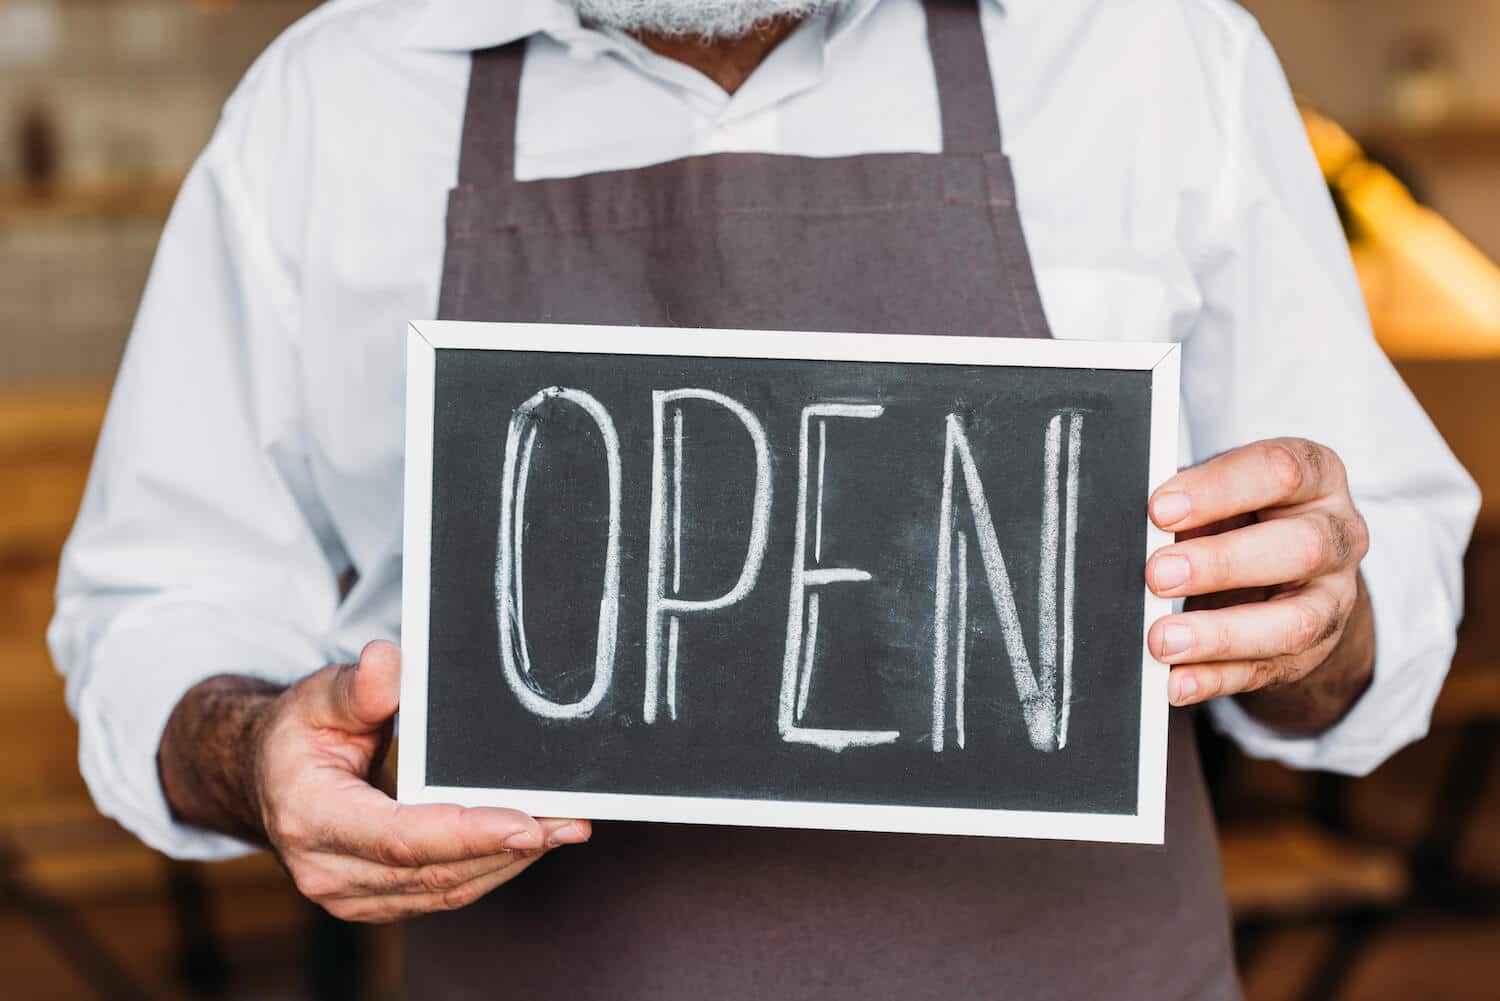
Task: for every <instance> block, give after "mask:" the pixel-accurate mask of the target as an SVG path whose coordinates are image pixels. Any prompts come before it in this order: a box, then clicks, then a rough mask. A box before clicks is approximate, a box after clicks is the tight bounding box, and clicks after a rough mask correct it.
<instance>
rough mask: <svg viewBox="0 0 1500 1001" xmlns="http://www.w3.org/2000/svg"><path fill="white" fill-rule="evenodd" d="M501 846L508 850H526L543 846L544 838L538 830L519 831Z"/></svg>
mask: <svg viewBox="0 0 1500 1001" xmlns="http://www.w3.org/2000/svg"><path fill="white" fill-rule="evenodd" d="M501 847H502V848H504V849H505V850H506V851H508V852H525V851H530V850H532V849H533V848H540V847H542V839H541V836H540V835H538V834H537V832H536V831H517V832H516V833H515V834H512V835H511V836H510V837H508V838H506V839H505V843H504V844H503V845H502V846H501Z"/></svg>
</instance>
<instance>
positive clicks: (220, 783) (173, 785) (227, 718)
mask: <svg viewBox="0 0 1500 1001" xmlns="http://www.w3.org/2000/svg"><path fill="white" fill-rule="evenodd" d="M283 691H284V689H283V688H282V687H281V686H278V685H274V684H271V683H270V682H267V681H263V680H261V679H258V678H251V677H246V676H242V675H218V676H216V677H212V678H208V679H206V680H204V681H202V682H199V683H198V684H197V685H195V686H194V687H193V688H191V689H189V690H188V692H187V694H185V695H184V696H183V697H182V699H181V701H179V702H178V704H177V706H176V708H175V709H173V711H172V715H171V717H170V718H169V719H168V720H167V726H166V729H165V731H164V732H163V733H162V738H161V743H160V745H159V747H158V750H157V772H158V776H159V779H160V781H161V787H162V793H163V794H164V796H165V797H166V800H167V804H168V807H169V808H170V809H171V811H172V816H173V818H174V819H175V820H177V821H179V822H181V823H185V824H190V825H192V826H194V827H201V828H204V829H205V830H211V831H216V832H218V833H220V834H228V835H230V836H232V837H236V838H240V839H242V840H245V841H250V842H253V843H256V844H262V845H264V844H266V843H267V839H266V833H265V822H264V819H263V818H264V810H263V804H262V801H261V795H260V789H259V785H260V784H259V782H258V780H257V772H258V770H259V768H258V764H259V758H260V747H261V744H262V743H263V741H262V735H263V734H264V732H265V728H266V724H267V722H268V721H269V719H270V717H271V712H272V709H273V707H274V706H275V704H276V700H277V699H278V697H279V696H280V695H281V693H282V692H283Z"/></svg>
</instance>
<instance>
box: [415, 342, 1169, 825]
mask: <svg viewBox="0 0 1500 1001" xmlns="http://www.w3.org/2000/svg"><path fill="white" fill-rule="evenodd" d="M1177 359H1178V355H1177V349H1176V347H1175V346H1173V345H1164V344H1132V343H1079V342H1066V341H1050V340H1007V339H996V338H970V337H932V336H926V337H924V336H889V335H854V334H823V333H785V332H782V333H768V332H756V331H740V330H665V329H648V328H639V327H597V326H563V325H549V324H478V323H447V322H431V323H420V324H414V325H413V327H412V329H411V332H410V339H409V353H408V373H407V381H408V389H407V394H408V395H407V407H408V412H407V446H406V463H407V479H406V538H405V571H404V573H405V577H404V608H403V620H404V621H403V647H404V668H403V680H402V688H403V690H402V702H401V715H402V724H401V750H400V755H401V760H400V795H401V798H402V799H403V800H405V801H409V802H433V801H444V802H458V803H464V804H471V805H473V804H488V805H502V806H509V807H514V808H516V809H519V810H524V811H526V812H528V813H531V814H534V815H538V816H569V817H590V818H594V819H624V820H657V821H674V822H692V823H717V824H748V825H763V826H777V827H818V828H841V829H851V830H880V831H909V832H931V833H953V834H988V835H1011V836H1022V837H1051V838H1074V839H1084V840H1108V841H1139V842H1159V841H1160V840H1161V837H1162V822H1163V806H1164V802H1163V801H1164V790H1165V771H1166V724H1167V701H1166V670H1167V669H1166V668H1165V667H1163V666H1162V665H1160V664H1157V663H1156V662H1155V661H1154V660H1152V659H1151V657H1150V655H1149V654H1148V653H1147V652H1146V646H1145V632H1146V627H1147V625H1148V624H1149V622H1150V621H1151V620H1152V619H1154V618H1155V617H1156V616H1159V615H1161V614H1163V613H1165V612H1167V611H1169V607H1168V603H1166V602H1164V601H1161V600H1159V599H1156V598H1155V597H1153V596H1152V595H1151V594H1150V593H1149V591H1147V589H1146V587H1145V583H1144V567H1145V561H1146V557H1147V555H1148V553H1149V552H1150V551H1151V550H1153V549H1155V548H1156V547H1158V546H1160V545H1163V544H1164V543H1166V542H1167V541H1169V540H1168V538H1167V537H1166V536H1165V535H1164V534H1163V533H1161V532H1159V531H1158V530H1156V529H1154V528H1153V527H1152V526H1151V525H1150V523H1149V521H1148V520H1147V518H1146V500H1147V497H1148V496H1149V494H1150V491H1151V490H1152V488H1153V487H1154V486H1156V485H1157V484H1159V483H1161V482H1162V481H1164V480H1165V479H1166V478H1167V477H1169V476H1170V475H1172V473H1173V472H1174V471H1175V468H1176V461H1175V460H1176V442H1177V371H1178V370H1177V364H1178V362H1177Z"/></svg>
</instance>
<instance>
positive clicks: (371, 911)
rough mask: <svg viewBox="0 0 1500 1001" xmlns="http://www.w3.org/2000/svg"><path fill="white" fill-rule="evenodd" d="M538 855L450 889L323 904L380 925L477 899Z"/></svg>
mask: <svg viewBox="0 0 1500 1001" xmlns="http://www.w3.org/2000/svg"><path fill="white" fill-rule="evenodd" d="M539 858H541V854H540V853H537V854H532V855H522V856H517V857H516V863H515V864H514V865H512V866H508V867H507V868H504V869H500V870H496V871H495V872H492V873H489V874H487V875H484V876H481V877H478V878H476V879H472V880H470V881H468V882H467V883H463V884H460V885H459V886H456V887H454V888H452V889H448V890H439V891H434V892H432V893H400V894H391V895H387V896H382V897H351V898H348V899H343V900H331V901H329V902H328V903H327V904H326V905H325V906H326V908H327V910H328V912H329V913H330V914H332V915H333V916H334V917H336V918H339V919H341V920H344V921H362V922H367V923H373V924H382V923H386V922H390V921H399V920H401V919H402V918H410V917H415V916H416V915H419V914H431V913H433V912H435V911H451V910H456V909H458V908H460V907H467V906H468V905H470V904H472V903H474V902H475V901H476V900H479V899H480V898H481V897H483V896H484V895H485V894H487V893H489V892H490V891H491V890H493V889H495V888H496V887H497V886H502V885H504V884H505V883H508V882H510V881H511V880H512V879H515V878H516V877H517V876H519V875H520V874H521V873H522V872H524V871H525V870H526V869H527V868H529V867H530V866H531V864H532V863H534V862H535V861H536V860H537V859H539Z"/></svg>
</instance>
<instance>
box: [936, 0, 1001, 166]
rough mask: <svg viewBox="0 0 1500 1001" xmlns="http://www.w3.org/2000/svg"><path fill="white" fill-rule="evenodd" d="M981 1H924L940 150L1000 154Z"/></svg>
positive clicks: (998, 125)
mask: <svg viewBox="0 0 1500 1001" xmlns="http://www.w3.org/2000/svg"><path fill="white" fill-rule="evenodd" d="M983 2H984V0H925V2H924V3H923V7H924V8H925V10H926V13H927V45H928V48H929V49H930V50H931V52H932V69H933V73H934V74H935V75H936V77H937V92H938V104H939V106H940V107H941V108H942V115H943V152H944V153H1000V152H1002V150H1003V147H1002V146H1001V140H1000V112H999V111H998V110H997V109H996V107H995V83H994V80H993V79H992V78H991V77H990V59H989V53H988V51H987V50H986V49H985V46H984V32H983V29H982V28H981V26H980V21H979V5H980V4H981V3H983Z"/></svg>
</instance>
